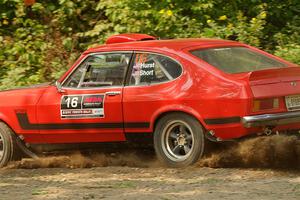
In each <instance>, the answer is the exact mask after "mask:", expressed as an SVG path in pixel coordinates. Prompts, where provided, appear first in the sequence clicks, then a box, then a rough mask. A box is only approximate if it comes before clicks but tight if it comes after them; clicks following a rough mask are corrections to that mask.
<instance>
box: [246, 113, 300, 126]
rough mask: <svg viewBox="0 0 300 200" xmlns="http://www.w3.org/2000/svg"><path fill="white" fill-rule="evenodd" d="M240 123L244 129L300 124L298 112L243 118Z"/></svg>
mask: <svg viewBox="0 0 300 200" xmlns="http://www.w3.org/2000/svg"><path fill="white" fill-rule="evenodd" d="M242 123H243V126H244V127H245V128H251V127H263V126H277V125H285V124H293V123H300V111H297V112H285V113H275V114H263V115H253V116H245V117H243V118H242Z"/></svg>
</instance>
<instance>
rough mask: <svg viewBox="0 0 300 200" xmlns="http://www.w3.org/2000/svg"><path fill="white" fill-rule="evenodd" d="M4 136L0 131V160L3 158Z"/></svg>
mask: <svg viewBox="0 0 300 200" xmlns="http://www.w3.org/2000/svg"><path fill="white" fill-rule="evenodd" d="M4 145H5V143H4V138H3V135H2V134H1V133H0V161H1V160H2V159H3V156H4Z"/></svg>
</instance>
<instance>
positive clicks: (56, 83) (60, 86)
mask: <svg viewBox="0 0 300 200" xmlns="http://www.w3.org/2000/svg"><path fill="white" fill-rule="evenodd" d="M55 86H56V88H57V91H58V92H59V93H62V92H65V90H64V89H62V85H61V83H60V82H58V81H56V82H55Z"/></svg>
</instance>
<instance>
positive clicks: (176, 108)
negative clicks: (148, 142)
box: [150, 104, 206, 131]
mask: <svg viewBox="0 0 300 200" xmlns="http://www.w3.org/2000/svg"><path fill="white" fill-rule="evenodd" d="M171 112H182V113H186V114H188V115H191V116H192V117H194V118H195V119H197V120H198V121H199V122H200V124H201V125H202V126H203V128H204V129H206V124H205V122H204V120H203V117H202V116H201V114H200V113H199V112H197V111H196V110H195V109H193V108H191V107H189V106H185V105H182V104H172V105H167V106H164V107H161V108H160V109H158V110H156V111H155V112H154V114H153V115H152V117H151V120H150V129H151V130H152V131H154V128H155V124H156V123H157V120H158V119H159V118H160V117H162V116H163V115H165V114H167V113H171Z"/></svg>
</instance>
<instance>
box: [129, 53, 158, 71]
mask: <svg viewBox="0 0 300 200" xmlns="http://www.w3.org/2000/svg"><path fill="white" fill-rule="evenodd" d="M154 69H155V63H154V61H148V54H137V55H136V58H135V65H134V66H133V76H139V77H140V76H154Z"/></svg>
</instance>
